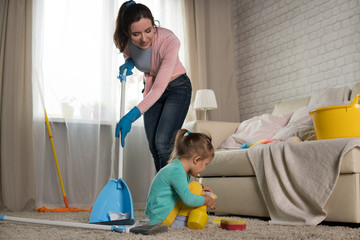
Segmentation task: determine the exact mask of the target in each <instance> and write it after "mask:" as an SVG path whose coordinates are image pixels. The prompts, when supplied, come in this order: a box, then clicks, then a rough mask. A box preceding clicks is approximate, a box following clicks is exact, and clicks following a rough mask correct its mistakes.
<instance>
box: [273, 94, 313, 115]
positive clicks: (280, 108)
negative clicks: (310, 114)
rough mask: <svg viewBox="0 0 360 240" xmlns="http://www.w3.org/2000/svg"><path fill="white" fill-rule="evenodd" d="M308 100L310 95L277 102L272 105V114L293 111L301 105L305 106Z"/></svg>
mask: <svg viewBox="0 0 360 240" xmlns="http://www.w3.org/2000/svg"><path fill="white" fill-rule="evenodd" d="M309 101H310V97H305V98H299V99H295V100H290V101H285V102H278V103H276V104H275V106H274V110H273V112H272V115H275V116H279V115H281V114H285V113H290V112H295V111H296V110H298V109H300V108H302V107H306V106H307V105H308V104H309Z"/></svg>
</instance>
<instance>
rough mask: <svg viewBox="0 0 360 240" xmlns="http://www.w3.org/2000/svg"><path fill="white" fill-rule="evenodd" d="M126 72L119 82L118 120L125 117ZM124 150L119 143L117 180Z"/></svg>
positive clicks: (121, 170)
mask: <svg viewBox="0 0 360 240" xmlns="http://www.w3.org/2000/svg"><path fill="white" fill-rule="evenodd" d="M126 72H127V68H125V70H124V72H123V75H122V76H123V79H124V80H123V81H121V98H120V119H121V118H122V117H123V116H124V115H125V91H126ZM123 159H124V149H123V147H122V146H121V142H120V141H119V163H118V178H123V164H124V163H123V162H124V160H123Z"/></svg>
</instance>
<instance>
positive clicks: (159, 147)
mask: <svg viewBox="0 0 360 240" xmlns="http://www.w3.org/2000/svg"><path fill="white" fill-rule="evenodd" d="M191 92H192V87H191V82H190V79H189V78H188V76H187V75H186V74H183V75H181V76H179V77H178V78H176V79H174V80H173V81H171V82H170V83H169V84H168V86H167V88H166V89H165V91H164V93H163V94H162V95H161V97H160V99H159V100H158V101H157V102H156V103H155V104H154V105H153V106H151V108H149V110H147V111H146V112H145V113H144V126H145V132H146V137H147V140H148V143H149V148H150V152H151V154H152V156H153V158H154V162H155V168H156V171H159V170H160V169H161V168H162V167H164V166H166V164H167V162H168V160H169V158H170V154H171V151H172V149H173V145H174V140H175V135H176V132H177V131H178V130H179V129H180V128H181V127H182V125H183V123H184V120H185V117H186V115H187V112H188V110H189V105H190V101H191Z"/></svg>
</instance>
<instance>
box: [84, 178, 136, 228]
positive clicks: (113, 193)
mask: <svg viewBox="0 0 360 240" xmlns="http://www.w3.org/2000/svg"><path fill="white" fill-rule="evenodd" d="M111 214H115V215H116V214H117V216H121V217H120V218H118V219H116V220H112V219H111V216H110V215H111ZM89 222H90V223H96V224H105V225H132V224H134V223H135V215H134V207H133V201H132V197H131V193H130V190H129V188H128V186H127V185H126V183H125V181H124V180H122V179H121V178H119V180H117V181H116V180H115V179H111V180H110V181H109V182H108V183H107V184H106V185H105V187H104V188H103V190H102V191H101V192H100V194H99V196H98V197H97V199H96V201H95V204H94V206H93V209H92V210H91V214H90V221H89Z"/></svg>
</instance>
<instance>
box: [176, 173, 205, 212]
mask: <svg viewBox="0 0 360 240" xmlns="http://www.w3.org/2000/svg"><path fill="white" fill-rule="evenodd" d="M186 179H187V178H186V174H185V173H184V172H181V171H180V170H179V171H178V172H174V174H173V177H172V178H171V180H170V181H171V185H172V186H173V187H174V189H175V191H176V192H177V194H178V195H179V196H180V199H181V200H182V201H183V203H184V204H185V205H187V206H190V207H199V206H202V205H204V202H205V198H204V197H203V196H199V195H196V194H193V193H191V191H190V189H189V183H188V182H187V180H186Z"/></svg>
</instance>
